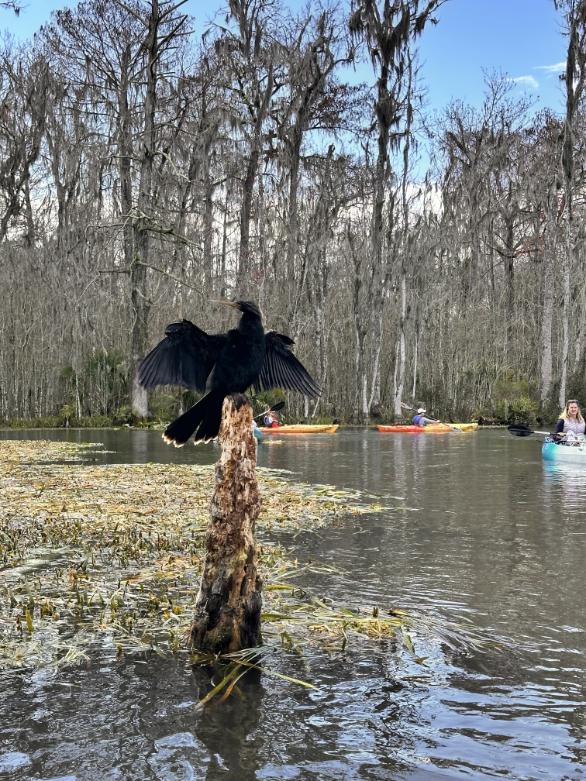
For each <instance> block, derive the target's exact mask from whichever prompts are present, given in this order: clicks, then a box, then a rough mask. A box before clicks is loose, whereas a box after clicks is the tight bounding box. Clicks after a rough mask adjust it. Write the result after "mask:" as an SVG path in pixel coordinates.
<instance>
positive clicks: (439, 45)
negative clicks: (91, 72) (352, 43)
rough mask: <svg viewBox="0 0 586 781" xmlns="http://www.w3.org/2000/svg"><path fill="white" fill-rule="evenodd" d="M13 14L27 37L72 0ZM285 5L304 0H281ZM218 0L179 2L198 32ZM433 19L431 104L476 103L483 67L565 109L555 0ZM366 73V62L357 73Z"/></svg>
mask: <svg viewBox="0 0 586 781" xmlns="http://www.w3.org/2000/svg"><path fill="white" fill-rule="evenodd" d="M346 1H348V0H346ZM23 3H26V5H25V7H24V9H23V10H22V11H21V14H20V16H19V17H16V16H15V15H14V13H12V12H9V11H5V10H0V30H2V31H3V30H8V31H10V32H11V33H12V34H13V35H14V36H15V37H16V38H18V39H20V40H26V39H27V38H30V37H32V35H33V34H34V32H35V31H36V30H37V29H38V28H39V27H40V25H41V24H43V23H44V22H46V21H48V20H49V18H50V15H51V11H53V10H56V9H59V8H63V7H66V6H74V5H75V4H76V2H75V0H23ZM285 3H286V4H288V5H289V6H291V7H297V8H299V7H301V6H302V5H305V3H304V2H303V1H302V0H288V2H287V0H285ZM222 5H227V2H226V3H221V0H189V2H188V3H187V4H186V6H184V9H185V10H186V11H187V12H188V13H191V14H192V15H193V16H194V17H195V18H196V28H195V29H196V32H198V33H201V32H202V30H203V29H204V23H205V22H206V21H207V20H208V19H209V18H210V15H211V10H210V9H213V8H214V7H220V6H222ZM438 16H439V20H440V21H439V24H438V25H437V26H432V25H429V26H428V27H427V28H426V29H425V31H424V34H423V36H422V38H421V39H420V47H419V48H420V60H421V64H422V68H421V77H422V82H423V84H424V85H425V88H426V92H427V101H426V102H427V105H428V107H429V108H430V109H432V110H436V111H442V110H443V109H444V108H445V107H446V106H447V105H448V104H449V103H450V101H451V100H453V99H460V100H463V101H464V102H466V103H470V104H472V105H475V106H479V105H481V103H482V99H483V94H484V81H485V73H486V72H494V71H499V72H503V73H506V74H507V75H508V76H509V77H510V78H511V79H512V80H513V83H514V85H515V87H514V89H515V91H518V93H519V94H522V93H526V94H528V95H529V96H530V97H531V98H533V99H534V100H535V105H536V107H537V108H541V107H549V108H551V109H553V110H554V111H556V112H561V111H562V110H563V93H562V86H563V85H562V84H561V82H560V80H559V73H560V71H561V70H562V69H563V67H564V60H565V55H566V48H567V41H566V39H565V37H564V36H563V34H562V28H561V20H560V17H559V15H558V14H557V13H556V11H555V10H554V7H553V0H447V2H446V3H445V5H443V6H442V7H441V8H440V10H439V12H438ZM358 75H359V76H360V80H362V79H363V80H365V81H367V80H368V76H369V70H368V69H367V68H364V69H363V70H361V71H360V72H359V74H358Z"/></svg>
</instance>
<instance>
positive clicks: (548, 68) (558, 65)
mask: <svg viewBox="0 0 586 781" xmlns="http://www.w3.org/2000/svg"><path fill="white" fill-rule="evenodd" d="M533 70H534V71H545V73H554V74H555V73H563V72H564V71H565V70H566V61H565V60H564V61H563V62H555V63H554V64H553V65H536V66H535V67H534V68H533Z"/></svg>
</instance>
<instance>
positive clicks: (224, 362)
mask: <svg viewBox="0 0 586 781" xmlns="http://www.w3.org/2000/svg"><path fill="white" fill-rule="evenodd" d="M218 303H222V304H226V305H227V306H231V307H233V308H234V309H238V310H240V311H241V312H242V316H241V318H240V322H239V324H238V327H237V328H234V329H232V330H230V331H228V333H226V334H207V333H206V332H205V331H202V330H201V328H198V327H197V326H196V325H194V324H193V323H191V322H190V321H189V320H181V322H179V323H171V325H168V326H167V328H166V329H165V338H164V339H163V340H162V341H161V342H159V344H158V345H157V346H156V347H155V348H154V349H153V350H151V352H150V353H149V354H148V355H147V356H146V358H145V359H144V360H143V361H142V363H141V364H140V367H139V369H138V381H139V383H140V384H141V385H142V387H143V388H147V389H149V388H154V387H156V386H157V385H183V386H184V387H186V388H193V389H194V390H199V391H205V392H206V393H205V396H203V398H201V399H200V400H199V401H198V402H197V404H195V405H194V406H193V407H191V408H190V409H188V410H187V412H184V413H183V415H181V416H180V417H178V418H177V419H176V420H174V421H173V422H172V423H170V424H169V425H168V426H167V428H166V429H165V432H164V434H163V439H164V440H165V442H168V443H169V444H170V443H172V444H174V445H175V447H181V446H182V445H184V444H185V443H186V442H187V440H188V439H189V437H190V436H191V435H192V434H194V441H195V442H196V443H197V442H208V441H209V440H210V439H213V438H214V437H216V436H217V435H218V432H219V430H220V422H221V419H222V403H223V401H224V398H225V397H226V396H228V395H229V394H230V393H244V391H245V390H246V389H247V388H249V387H250V386H251V385H252V386H254V388H255V389H256V390H257V391H261V390H269V389H270V388H284V389H285V390H295V391H299V392H300V393H303V394H305V395H306V396H311V397H312V398H316V397H317V396H319V395H320V394H321V389H320V388H319V386H318V385H317V383H316V382H315V380H313V379H312V377H311V376H310V375H309V373H308V372H307V371H306V369H305V368H304V367H303V366H302V364H301V363H300V362H299V361H298V360H297V358H296V357H295V356H294V355H293V353H292V352H291V346H292V345H293V344H294V342H293V340H292V339H290V338H289V337H288V336H284V335H283V334H279V333H277V332H276V331H265V330H264V328H263V324H262V314H261V311H260V309H259V308H258V306H257V305H256V304H254V303H253V302H252V301H219V302H218Z"/></svg>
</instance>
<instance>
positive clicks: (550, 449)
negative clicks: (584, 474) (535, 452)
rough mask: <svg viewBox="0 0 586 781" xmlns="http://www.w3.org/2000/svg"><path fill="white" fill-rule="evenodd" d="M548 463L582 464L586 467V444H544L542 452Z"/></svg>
mask: <svg viewBox="0 0 586 781" xmlns="http://www.w3.org/2000/svg"><path fill="white" fill-rule="evenodd" d="M541 453H542V455H543V458H544V459H545V460H546V461H572V462H573V463H580V462H582V463H583V464H584V466H586V442H580V443H579V444H575V445H559V444H558V443H557V442H547V441H546V442H544V443H543V448H542V450H541Z"/></svg>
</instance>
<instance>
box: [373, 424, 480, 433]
mask: <svg viewBox="0 0 586 781" xmlns="http://www.w3.org/2000/svg"><path fill="white" fill-rule="evenodd" d="M477 428H478V423H428V424H427V426H409V425H404V426H400V425H396V426H377V429H378V430H379V431H382V432H383V433H384V434H393V433H394V434H417V433H425V434H444V433H446V432H448V431H476V429H477Z"/></svg>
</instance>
